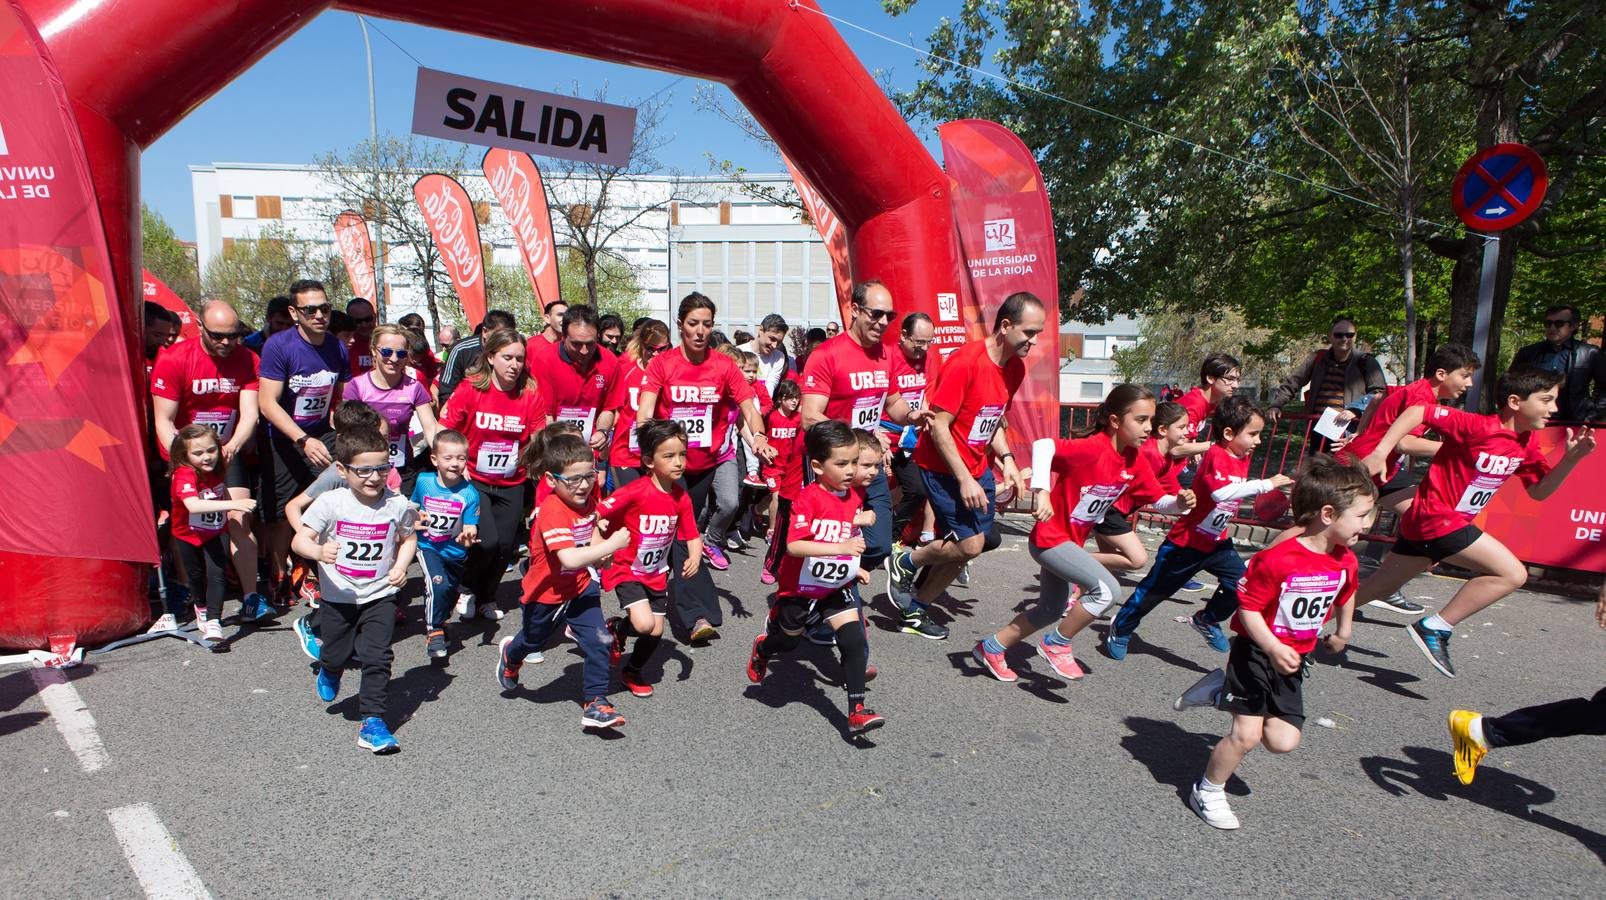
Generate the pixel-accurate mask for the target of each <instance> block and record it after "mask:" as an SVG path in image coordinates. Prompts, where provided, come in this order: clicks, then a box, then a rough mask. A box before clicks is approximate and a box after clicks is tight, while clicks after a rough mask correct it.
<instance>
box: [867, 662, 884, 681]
mask: <svg viewBox="0 0 1606 900" xmlns="http://www.w3.org/2000/svg"><path fill="white" fill-rule="evenodd" d="M879 674H881V671H880V670H879V669H877V668H876V667H875V666H872V665H870V664H868V663H866V664H865V667H864V680H865V681H866V682H870V681H875V677H876V676H877V675H879Z"/></svg>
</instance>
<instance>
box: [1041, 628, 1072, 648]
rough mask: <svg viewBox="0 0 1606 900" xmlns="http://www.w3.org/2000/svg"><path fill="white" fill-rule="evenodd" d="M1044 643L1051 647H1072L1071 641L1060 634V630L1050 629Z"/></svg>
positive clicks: (1044, 636)
mask: <svg viewBox="0 0 1606 900" xmlns="http://www.w3.org/2000/svg"><path fill="white" fill-rule="evenodd" d="M1043 643H1045V644H1047V645H1049V646H1050V647H1069V646H1070V645H1071V639H1070V638H1068V637H1066V636H1065V635H1063V634H1060V630H1059V629H1058V628H1050V629H1049V630H1048V634H1045V635H1043Z"/></svg>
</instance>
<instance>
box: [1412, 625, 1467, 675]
mask: <svg viewBox="0 0 1606 900" xmlns="http://www.w3.org/2000/svg"><path fill="white" fill-rule="evenodd" d="M1407 630H1408V631H1409V633H1410V635H1411V643H1413V644H1415V645H1416V648H1417V649H1418V650H1421V651H1422V655H1423V656H1426V657H1427V658H1428V662H1430V663H1433V668H1435V669H1438V670H1439V673H1440V674H1442V675H1443V676H1444V677H1446V678H1454V677H1455V666H1452V665H1450V632H1448V631H1440V630H1439V629H1437V628H1430V627H1428V620H1427V616H1423V617H1422V618H1420V619H1417V620H1416V621H1415V622H1412V623H1411V627H1410V628H1409V629H1407Z"/></svg>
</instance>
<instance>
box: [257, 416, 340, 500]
mask: <svg viewBox="0 0 1606 900" xmlns="http://www.w3.org/2000/svg"><path fill="white" fill-rule="evenodd" d="M313 440H315V441H322V442H323V445H324V446H325V447H327V448H329V455H330V456H333V455H334V444H335V435H334V432H332V431H331V432H329V433H328V434H325V435H322V436H320V437H315V438H313ZM259 447H260V453H259V457H260V459H261V461H262V493H261V495H260V496H259V497H258V498H257V513H258V514H259V515H260V516H261V517H262V521H264V522H277V521H279V520H280V519H283V518H284V508H285V507H286V506H288V505H290V501H291V500H294V499H295V497H296V495H297V494H299V493H301V492H302V491H304V490H306V489H307V487H308V485H311V484H312V482H313V481H314V480H315V479H316V478H317V477H318V470H317V469H314V468H313V467H312V464H311V463H309V462H307V458H306V457H305V456H303V455H302V453H301V451H300V450H298V449H297V448H296V445H295V443H294V442H293V441H286V440H282V439H280V438H278V437H269V438H265V439H264V440H263V441H262V443H261V444H260V445H259Z"/></svg>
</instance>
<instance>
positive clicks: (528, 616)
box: [507, 581, 612, 701]
mask: <svg viewBox="0 0 1606 900" xmlns="http://www.w3.org/2000/svg"><path fill="white" fill-rule="evenodd" d="M560 619H561V620H562V621H563V623H564V624H566V625H568V626H569V627H570V628H572V629H574V639H575V640H577V641H579V642H580V650H581V652H583V653H584V654H585V666H584V668H582V669H581V673H580V679H581V681H582V682H583V683H584V687H585V696H584V697H582V698H581V699H582V701H591V700H595V699H596V698H598V697H606V696H608V675H609V672H608V668H609V667H608V644H609V643H610V642H611V641H612V637H611V636H610V635H609V634H608V623H607V622H606V621H605V620H604V619H603V617H602V589H601V588H600V587H599V586H598V585H597V583H596V582H595V581H593V582H591V585H590V586H589V587H587V588H586V589H585V590H584V591H582V592H581V594H580V596H578V597H576V598H574V599H573V600H570V601H569V602H567V603H536V602H534V601H531V602H529V603H526V604H524V627H523V628H520V629H519V633H518V634H515V635H513V642H512V643H510V644H508V645H507V659H508V662H511V663H515V664H517V663H521V662H524V657H526V656H529V655H530V654H531V653H534V652H536V651H537V650H540V649H542V648H543V647H545V646H546V642H547V638H549V637H551V636H552V631H553V629H555V628H557V626H558V622H559V620H560Z"/></svg>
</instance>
